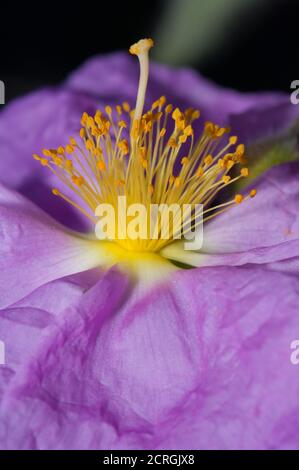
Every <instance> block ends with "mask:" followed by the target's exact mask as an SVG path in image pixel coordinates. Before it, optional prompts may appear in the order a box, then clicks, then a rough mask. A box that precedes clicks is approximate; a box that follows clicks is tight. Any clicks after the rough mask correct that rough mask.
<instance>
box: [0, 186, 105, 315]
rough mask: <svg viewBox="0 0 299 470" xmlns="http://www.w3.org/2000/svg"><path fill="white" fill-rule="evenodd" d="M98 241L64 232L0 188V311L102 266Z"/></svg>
mask: <svg viewBox="0 0 299 470" xmlns="http://www.w3.org/2000/svg"><path fill="white" fill-rule="evenodd" d="M104 257H105V253H104V252H103V250H101V244H100V242H93V241H91V240H87V239H83V238H79V237H78V236H76V235H75V234H73V233H71V232H67V231H66V230H64V229H63V227H62V226H60V225H59V224H58V223H57V222H55V221H54V220H53V219H51V218H50V217H49V216H48V215H47V214H46V213H44V212H43V211H41V210H40V209H39V208H37V207H36V206H35V205H34V204H33V203H31V202H30V201H28V200H26V199H25V198H23V197H22V196H20V195H19V194H18V193H15V192H13V191H10V190H8V189H6V188H5V187H4V186H1V187H0V272H1V273H2V274H1V283H0V308H4V307H6V306H9V305H11V304H12V303H15V302H16V301H18V300H20V299H22V298H23V297H25V296H26V295H28V294H29V293H30V292H32V291H33V290H35V289H36V288H38V287H40V286H42V285H43V284H46V283H48V282H50V281H53V280H54V279H59V278H61V277H64V276H67V275H70V274H75V273H77V272H81V271H85V270H88V269H92V268H95V267H96V266H100V265H102V264H103V260H104Z"/></svg>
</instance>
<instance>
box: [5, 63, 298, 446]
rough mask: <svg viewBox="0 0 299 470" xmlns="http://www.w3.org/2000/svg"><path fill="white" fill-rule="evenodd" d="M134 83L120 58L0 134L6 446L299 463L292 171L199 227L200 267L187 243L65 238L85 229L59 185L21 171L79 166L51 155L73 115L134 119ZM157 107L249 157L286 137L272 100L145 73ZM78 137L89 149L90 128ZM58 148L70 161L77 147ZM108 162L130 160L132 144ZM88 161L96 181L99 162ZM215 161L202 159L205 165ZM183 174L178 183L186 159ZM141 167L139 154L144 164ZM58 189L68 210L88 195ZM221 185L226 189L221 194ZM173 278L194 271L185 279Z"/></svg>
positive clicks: (84, 75) (22, 114)
mask: <svg viewBox="0 0 299 470" xmlns="http://www.w3.org/2000/svg"><path fill="white" fill-rule="evenodd" d="M137 80H138V75H137V71H136V68H135V66H134V64H132V63H131V60H129V59H127V58H126V57H125V56H124V55H122V54H116V55H112V56H108V57H104V58H100V59H94V60H92V61H90V62H89V63H87V64H86V65H85V66H83V68H82V69H80V70H79V71H78V72H75V73H74V74H73V75H72V76H71V77H70V78H69V79H68V81H67V82H66V83H65V84H64V85H62V86H61V87H60V88H59V89H52V90H44V91H40V92H37V93H35V94H33V95H31V96H28V97H25V98H23V99H22V100H19V101H17V102H15V103H13V104H12V105H10V106H8V107H7V108H6V109H5V111H4V112H3V113H2V115H1V116H0V123H1V131H0V139H1V142H0V147H1V154H2V155H4V158H2V160H1V163H0V165H1V170H2V171H1V175H2V176H1V178H2V181H3V185H2V186H1V187H0V201H1V203H0V234H1V248H0V253H1V257H0V268H1V271H0V272H1V273H2V274H1V282H0V286H1V287H0V294H1V295H0V304H1V305H0V308H1V311H0V340H2V341H3V342H4V343H5V349H6V364H5V365H4V366H0V418H1V419H0V446H1V448H4V449H7V448H9V449H11V448H18V449H70V448H73V449H81V448H82V449H99V448H105V449H119V448H121V449H123V448H129V449H134V448H138V449H139V448H148V449H156V448H157V449H159V448H161V449H187V448H188V449H192V448H194V449H197V448H198V449H201V448H209V449H211V448H212V449H214V448H215V449H233V448H237V449H245V448H251V449H252V448H257V449H266V448H267V449H268V448H271V449H272V448H275V449H276V448H280V449H282V448H297V447H298V444H299V436H298V431H297V418H296V415H297V412H298V407H299V402H298V398H297V397H298V392H299V373H298V371H297V369H296V367H294V365H292V364H291V362H290V353H291V350H290V343H291V342H292V341H293V340H294V339H296V337H297V333H296V332H297V331H298V330H299V319H298V312H297V310H298V292H299V284H298V273H299V214H298V212H299V210H298V207H299V206H298V199H299V185H298V181H299V164H298V163H292V164H285V165H283V166H280V167H277V168H274V169H272V170H271V171H269V172H267V173H266V174H265V175H264V176H263V177H262V178H260V180H259V181H258V182H257V183H256V185H255V187H256V189H257V191H258V196H257V197H256V198H254V199H250V200H248V201H244V202H242V204H239V203H238V202H241V200H242V198H241V199H240V200H239V198H238V197H237V199H235V198H232V199H231V200H229V203H230V204H229V207H230V206H233V207H230V209H229V210H228V211H227V212H225V213H221V214H218V215H217V217H215V218H214V219H212V220H209V221H208V222H207V223H206V224H205V226H204V245H203V248H202V250H200V252H192V251H186V250H184V249H183V247H182V244H183V242H182V241H175V242H173V243H170V244H166V245H165V246H164V245H163V247H161V249H159V250H158V251H155V252H150V251H149V252H148V251H147V252H146V251H142V252H140V251H139V250H134V249H133V250H131V251H126V250H124V249H123V248H121V246H117V247H115V246H114V244H113V249H111V245H112V244H111V242H100V241H99V240H93V239H92V238H91V237H90V236H89V237H87V236H86V235H83V234H82V233H81V234H78V233H76V232H73V231H71V230H70V229H69V228H72V229H78V230H83V229H84V227H90V226H91V225H90V223H89V219H88V218H86V217H85V215H84V214H81V213H80V211H77V210H76V208H74V210H73V208H72V206H68V205H67V203H66V204H64V201H61V198H60V197H54V196H53V195H52V194H51V191H50V190H49V188H52V187H54V188H55V189H56V188H57V187H58V186H59V185H58V186H57V179H56V177H55V176H52V174H51V172H49V171H47V170H48V168H42V167H39V166H38V165H37V162H36V161H34V160H32V157H31V154H32V153H34V152H37V151H39V149H41V148H43V147H47V149H48V152H46V155H44V156H41V157H36V158H38V159H39V160H41V159H44V158H45V159H46V160H47V161H48V162H47V161H46V162H43V161H42V163H44V166H47V167H48V166H49V165H52V168H54V169H55V168H56V167H57V168H58V170H57V171H60V170H61V168H62V167H61V166H60V165H62V163H61V162H60V160H57V159H63V165H64V166H63V168H65V162H66V160H69V159H73V156H72V155H73V154H74V148H73V149H72V148H70V149H68V150H69V153H68V150H67V148H66V147H64V152H63V153H62V152H58V153H57V151H54V150H53V149H54V147H56V148H59V146H61V144H64V145H65V144H66V142H67V139H68V138H69V136H70V135H77V133H78V131H79V129H78V122H79V121H80V117H81V114H82V111H85V112H87V113H88V114H89V115H91V114H94V113H95V112H96V110H97V108H99V107H101V108H103V107H104V106H105V105H107V104H110V105H113V106H115V105H116V104H117V103H119V102H120V103H122V102H123V101H125V102H129V103H131V104H133V103H134V101H133V100H134V97H135V94H136V92H135V90H136V82H137ZM165 92H167V95H168V100H169V102H173V103H174V104H175V105H177V106H180V108H185V107H189V106H192V107H193V106H196V107H199V108H200V109H201V112H202V115H203V116H204V119H216V120H217V122H219V124H220V125H221V126H225V127H226V126H227V125H229V124H230V125H231V126H232V130H233V132H235V128H237V126H239V134H240V135H241V136H242V138H243V139H244V141H246V142H249V144H250V142H253V141H254V142H255V141H256V140H260V139H263V138H265V139H268V138H269V137H271V138H273V137H277V136H280V135H283V134H284V133H285V132H286V131H287V130H288V129H289V128H291V127H292V126H293V124H294V123H295V121H296V119H297V114H296V111H295V110H294V108H293V107H292V106H291V105H288V104H287V98H285V97H284V96H281V95H279V94H261V95H248V96H246V95H245V96H244V95H241V94H238V93H236V92H233V91H226V90H225V91H224V90H221V89H218V88H216V87H215V86H213V85H211V84H210V83H208V82H207V81H205V80H203V79H200V78H199V77H198V76H197V75H195V74H194V73H193V72H191V71H180V70H178V71H173V70H169V69H166V68H165V67H163V66H154V67H153V68H152V74H151V77H150V84H149V93H148V99H149V102H148V103H147V109H150V106H151V104H152V102H153V101H155V100H159V97H160V96H161V95H163V93H165ZM162 101H163V100H162ZM163 104H164V103H163ZM160 105H161V102H160V103H158V105H157V106H158V107H159V106H160ZM125 107H126V106H125ZM136 110H138V102H137V106H136ZM107 112H108V115H109V112H110V111H109V108H108V110H107ZM135 112H137V111H135ZM252 116H257V118H256V121H257V123H258V125H259V135H256V134H254V132H253V131H254V130H255V125H254V124H251V122H250V117H252ZM279 116H282V120H281V122H280V120H279ZM135 117H136V114H135ZM137 117H138V116H137ZM187 118H188V116H184V120H187ZM86 119H88V116H87V115H84V118H83V127H84V129H85V132H86V129H87V130H88V129H90V130H92V127H93V126H90V127H88V124H86ZM157 119H159V118H157ZM182 120H183V117H182V115H181V112H179V111H178V112H177V113H176V114H175V115H174V122H175V126H176V128H177V129H179V131H180V133H178V135H176V139H177V140H176V142H174V143H173V145H172V146H171V148H173V149H174V150H170V152H171V151H173V152H175V148H176V147H175V145H174V144H176V145H179V144H180V141H179V140H178V139H179V136H182V135H183V134H184V132H185V134H184V135H186V140H187V138H188V139H192V135H193V134H192V133H190V132H189V130H190V129H189V130H186V129H188V125H189V124H188V122H184V123H182V122H181V121H182ZM98 121H99V122H98V123H97V124H98V127H99V128H101V126H103V125H105V124H106V123H107V122H108V121H107V118H106V117H105V118H103V117H102V115H98ZM271 122H272V124H271ZM247 123H249V124H250V125H249V124H248V125H247ZM146 124H147V123H146ZM194 127H195V125H194ZM133 128H134V121H133ZM221 129H224V127H223V128H219V127H215V126H214V127H213V126H212V127H211V125H208V126H207V127H206V128H205V129H203V134H202V135H204V136H206V135H207V134H206V133H207V132H208V133H210V134H209V135H210V136H211V133H212V134H213V136H212V137H213V139H214V138H215V139H217V138H218V137H219V138H222V137H223V135H222V134H224V133H225V134H226V129H224V131H221ZM123 132H124V135H125V132H126V129H123ZM144 132H147V130H146V131H144ZM149 132H150V129H149ZM216 133H219V136H217V135H216ZM81 134H82V136H83V139H85V140H84V141H85V143H87V140H88V138H87V136H86V134H84V133H82V132H81ZM187 134H190V135H187ZM214 134H215V135H214ZM103 135H104V136H105V135H108V134H105V131H103ZM136 135H137V137H138V138H140V130H138V131H137V134H136ZM212 137H211V138H212ZM107 138H108V137H107ZM133 138H134V134H133ZM126 139H127V140H129V139H130V136H129V135H127V137H126ZM126 139H124V140H126ZM228 139H229V138H228ZM182 140H183V142H182V145H184V144H185V142H184V138H183V139H182ZM234 141H235V139H233V142H234ZM116 142H117V140H116ZM217 142H218V141H217ZM68 145H71V146H72V145H73V147H74V146H76V145H77V138H76V141H75V142H73V144H72V142H71V143H70V144H68ZM89 145H90V144H87V148H88V146H89ZM113 145H116V143H115V144H113ZM131 145H134V141H133V144H131ZM238 145H239V144H237V149H238ZM142 147H143V146H142ZM115 148H116V147H115ZM119 148H120V152H123V153H124V156H125V154H126V145H125V143H123V145H122V146H120V147H119ZM89 151H90V152H91V154H92V155H94V157H95V159H96V158H97V159H98V160H96V161H97V162H100V161H101V162H103V163H102V164H101V165H99V167H98V170H99V171H104V170H105V166H104V165H108V163H107V158H108V157H107V155H106V156H105V157H106V159H105V158H104V157H103V159H102V155H100V154H98V152H96V148H90V150H89ZM55 152H56V153H55ZM228 153H229V154H230V155H229V156H228V157H227V158H226V159H224V162H223V163H220V165H218V163H217V161H218V160H216V161H215V162H213V161H210V159H208V160H207V161H206V162H204V161H203V162H202V165H201V166H202V168H203V174H202V172H201V171H200V172H199V173H198V177H199V178H200V177H203V175H207V172H208V171H209V168H212V170H213V171H216V170H217V171H218V173H217V178H216V179H215V178H214V179H212V180H211V184H218V182H219V178H222V177H223V176H228V175H227V172H226V170H229V169H230V168H228V166H231V165H230V164H228V162H230V161H232V160H233V165H234V167H235V166H238V165H239V163H240V161H241V163H242V158H243V155H242V147H241V148H240V147H239V153H238V150H236V149H235V147H234V149H233V150H230V151H228ZM209 155H210V153H207V154H204V153H203V150H201V157H204V158H207V157H208V156H209ZM30 157H31V158H30ZM119 157H120V158H123V156H122V155H120V156H119ZM186 158H188V160H185V161H184V162H183V163H182V166H183V165H184V164H188V163H190V161H191V158H192V152H191V153H190V156H189V157H186ZM219 158H220V157H219ZM55 159H56V160H55ZM144 159H145V155H143V152H141V164H143V160H144ZM234 159H235V160H234ZM50 161H51V162H52V163H49V162H50ZM72 161H74V160H72ZM139 163H140V162H139ZM214 164H215V165H216V164H217V165H218V166H213V165H214ZM55 165H56V167H55ZM223 165H225V167H223ZM101 168H102V170H101ZM143 169H144V173H136V175H137V176H138V177H139V176H140V175H143V174H145V173H146V170H147V169H148V167H147V166H146V165H144V167H143ZM220 169H221V171H222V172H220ZM196 170H197V171H198V168H196ZM224 170H225V174H224V175H223V172H224ZM137 171H139V170H137V169H136V172H137ZM243 173H244V175H245V174H246V171H245V172H243ZM59 174H60V173H59ZM164 174H167V168H164ZM69 175H70V178H72V177H74V176H75V179H73V180H72V179H70V181H71V185H72V182H73V186H74V187H75V189H78V193H79V196H78V194H76V198H75V199H74V201H75V203H76V204H77V203H78V204H79V202H78V201H79V200H80V195H81V192H80V191H84V184H85V183H82V181H81V180H78V179H76V178H79V176H78V174H77V173H70V174H69ZM180 175H181V176H180ZM180 175H176V178H180V179H179V180H178V181H175V180H174V181H172V183H171V184H173V186H172V187H173V188H174V189H173V194H176V193H174V191H176V190H177V191H179V188H180V184H183V182H186V186H185V189H186V191H187V190H188V189H190V186H189V184H190V183H189V180H188V181H187V180H186V181H185V179H184V173H181V174H180ZM193 175H194V172H193V173H192V172H191V173H190V178H192V177H193ZM241 176H242V177H243V175H241ZM140 177H141V176H140ZM205 177H206V176H205ZM241 179H242V178H241ZM101 181H102V180H101ZM192 181H193V180H192ZM205 181H207V180H205ZM221 181H222V180H221ZM162 182H163V179H161V181H160V180H159V179H156V180H155V181H154V183H155V185H156V186H157V185H158V184H162ZM229 183H230V181H229V180H226V179H224V180H223V183H221V188H222V186H225V187H226V186H227V185H228V184H229ZM101 184H102V185H103V187H105V186H104V180H103V181H102V183H101ZM82 186H83V189H82ZM120 186H121V185H120ZM109 187H110V186H107V188H109ZM217 187H218V186H217ZM62 188H63V185H61V186H59V189H57V193H58V195H59V196H61V197H63V196H65V194H66V193H65V192H64V190H63V189H62ZM105 188H106V187H105ZM175 188H177V189H175ZM224 189H225V188H224ZM166 190H167V187H166ZM153 191H157V188H156V187H155V188H153ZM201 191H202V192H201V195H202V197H206V195H207V193H206V192H205V191H203V190H201ZM193 192H194V191H193ZM249 192H250V190H249V191H247V194H249ZM67 194H69V193H67ZM154 194H155V193H154ZM164 194H165V193H164ZM83 195H84V194H83ZM85 196H86V193H85ZM237 196H240V195H237ZM67 197H68V196H67ZM163 197H164V196H163ZM240 197H241V196H240ZM245 199H246V196H245ZM207 201H208V199H207ZM226 203H227V202H226ZM224 204H225V202H224ZM38 206H39V207H38ZM80 207H81V206H80ZM208 207H210V206H208ZM227 207H228V206H221V207H220V208H219V211H221V210H222V209H223V208H224V209H226V208H227ZM46 212H47V213H48V214H46ZM52 216H55V219H56V220H54V218H53V217H52ZM57 220H58V222H57ZM60 222H62V223H64V226H63V225H61V224H60ZM66 225H67V226H68V227H69V228H66ZM108 244H109V245H108ZM117 245H119V243H118V244H117ZM172 261H175V262H179V263H183V264H185V265H189V266H193V267H194V266H195V267H196V268H195V269H178V267H177V266H176V265H175V264H173V262H172ZM298 333H299V331H298Z"/></svg>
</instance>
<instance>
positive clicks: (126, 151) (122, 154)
mask: <svg viewBox="0 0 299 470" xmlns="http://www.w3.org/2000/svg"><path fill="white" fill-rule="evenodd" d="M152 46H153V41H152V40H151V39H142V40H141V41H139V42H138V43H136V44H134V45H133V46H131V48H130V52H131V53H132V54H135V55H137V56H138V59H139V63H140V79H139V86H138V93H137V100H136V106H135V109H133V110H131V108H130V106H129V104H128V103H122V104H120V105H118V106H116V107H115V108H113V109H112V108H111V107H110V106H106V107H105V109H104V110H101V111H100V110H98V111H97V112H96V113H95V115H94V116H89V115H88V114H87V113H83V115H82V118H81V125H82V128H81V130H80V133H79V134H80V139H74V138H73V137H72V138H70V140H69V143H68V144H67V145H66V146H64V147H62V146H60V147H58V149H55V150H54V149H45V150H43V156H39V155H36V154H35V155H34V158H35V159H36V160H38V161H39V162H40V163H41V164H42V165H43V166H46V167H47V168H49V170H50V171H51V172H52V173H54V174H55V175H56V176H57V178H58V179H59V180H60V181H62V182H63V183H64V184H65V185H66V186H67V187H68V188H69V190H71V192H73V193H75V194H76V195H77V197H79V198H80V200H81V201H82V204H81V203H78V202H75V201H74V200H73V198H72V197H71V196H69V192H67V194H65V192H61V190H59V189H56V188H55V189H53V194H54V195H56V196H59V197H61V198H62V199H64V200H65V201H67V202H68V203H70V204H72V205H73V206H75V207H76V208H77V209H78V210H80V211H81V212H82V213H83V214H84V215H85V216H86V217H88V218H89V219H91V220H92V221H93V222H94V223H95V224H96V223H97V220H98V219H97V216H96V215H95V214H96V209H97V207H98V206H100V205H101V204H110V205H111V206H113V207H114V208H115V212H116V214H117V212H118V210H119V207H118V202H119V197H120V196H125V197H126V202H127V205H132V204H136V203H137V204H142V205H143V206H144V207H145V208H149V207H150V206H151V205H153V204H155V205H167V206H168V207H169V206H171V205H172V204H176V205H177V206H178V207H179V208H181V207H183V206H184V205H186V204H189V205H190V204H194V205H195V204H202V205H203V219H202V220H200V221H196V220H195V219H193V220H192V221H191V222H192V223H193V226H196V224H202V223H203V222H204V221H207V220H208V219H211V218H212V217H215V215H217V214H219V213H221V212H224V211H226V210H227V209H229V208H230V207H231V206H233V205H236V204H240V203H241V202H242V201H244V200H245V199H247V198H249V197H254V196H255V194H256V191H255V190H252V191H251V192H250V194H248V195H247V196H245V197H244V196H242V195H241V194H237V195H235V197H234V198H232V199H231V200H229V201H227V202H225V203H223V204H218V205H214V206H212V205H211V202H212V200H213V199H214V198H215V196H216V194H217V193H218V192H219V191H221V190H222V189H223V188H224V187H226V186H228V185H231V184H232V183H234V182H235V181H236V180H238V179H239V178H243V177H246V176H248V169H247V168H246V167H243V168H241V169H240V170H239V171H238V172H237V173H236V172H235V171H234V172H233V173H232V169H233V167H235V166H236V165H237V166H238V165H240V164H244V163H245V158H244V152H245V149H244V145H243V144H238V143H237V137H236V136H230V135H229V129H227V128H224V127H219V126H218V125H216V124H214V123H212V122H206V123H205V124H204V126H203V130H202V131H201V133H200V135H199V136H198V137H197V138H195V134H197V132H196V126H195V125H194V122H195V121H196V120H197V119H198V118H199V116H200V113H199V111H198V110H195V109H191V108H189V109H186V110H184V111H182V110H180V109H179V108H175V109H173V107H172V105H171V104H167V103H166V98H165V97H164V96H161V97H160V98H159V99H158V100H157V101H155V102H154V103H153V104H152V106H151V108H150V109H149V110H148V111H147V112H145V113H144V111H143V108H144V101H145V95H146V88H147V81H148V75H149V58H148V53H149V49H150V48H151V47H152ZM194 131H195V132H194ZM189 216H190V214H188V217H189ZM186 217H187V216H186ZM191 218H192V217H191ZM163 223H164V222H163V221H161V220H159V221H158V222H157V224H158V226H157V233H158V236H157V237H156V238H155V239H151V238H146V239H141V238H139V239H138V238H137V239H134V240H132V239H130V238H129V237H127V238H122V239H120V238H117V237H116V238H115V240H114V241H115V242H117V243H118V244H119V245H120V246H121V247H122V248H125V249H126V250H130V251H138V252H140V251H150V252H159V251H160V250H161V249H162V248H163V247H164V246H165V245H167V244H169V243H171V242H172V241H173V239H174V238H175V237H176V236H177V234H178V233H179V232H180V231H181V230H182V229H183V228H184V225H185V224H186V219H184V217H183V218H182V217H176V216H175V214H174V216H173V218H172V221H171V224H170V233H169V237H168V238H167V239H165V238H163V237H162V233H163V230H164V228H165V227H163ZM144 224H145V225H146V226H147V225H148V224H149V218H148V216H145V219H144Z"/></svg>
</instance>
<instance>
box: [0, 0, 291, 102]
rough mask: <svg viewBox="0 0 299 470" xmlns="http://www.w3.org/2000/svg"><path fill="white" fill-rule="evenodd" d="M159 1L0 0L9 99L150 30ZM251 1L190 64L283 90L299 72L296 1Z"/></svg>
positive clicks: (245, 84) (2, 75)
mask: <svg viewBox="0 0 299 470" xmlns="http://www.w3.org/2000/svg"><path fill="white" fill-rule="evenodd" d="M170 1H171V0H170ZM182 1H183V0H182ZM241 1H242V0H240V2H241ZM164 7H165V0H160V1H158V0H150V1H142V0H139V2H137V1H121V2H118V1H113V2H112V1H110V2H108V1H105V2H103V1H100V0H98V2H97V3H92V2H80V3H76V2H75V1H74V2H72V3H63V2H62V1H61V2H60V3H56V2H45V3H41V2H40V3H38V4H35V5H33V4H30V3H28V2H26V4H19V3H15V2H10V3H6V4H5V5H3V4H2V5H1V28H0V44H1V59H0V79H1V80H3V81H4V82H5V85H6V101H9V100H11V99H12V98H13V97H15V96H18V95H20V94H23V93H25V92H28V91H30V90H32V89H35V88H37V87H40V86H42V85H44V84H55V83H58V82H59V81H61V80H62V79H63V78H64V77H65V76H66V75H67V74H68V73H69V72H70V71H71V70H72V69H74V68H76V67H77V66H78V65H79V64H80V63H82V62H83V61H84V60H85V59H86V58H88V57H89V56H92V55H94V54H98V53H106V52H110V51H113V50H117V49H128V46H130V45H131V44H132V43H133V42H135V41H136V40H138V39H139V38H141V37H148V36H150V37H153V38H155V31H156V28H157V23H158V20H159V18H160V16H161V12H162V11H163V8H164ZM255 8H256V7H255V5H254V4H253V6H252V9H250V12H249V13H247V14H246V16H245V17H244V16H243V17H242V18H240V21H236V22H235V24H234V25H233V26H232V31H231V34H230V37H231V39H230V40H229V41H225V42H224V44H223V45H222V44H221V45H220V47H219V49H218V51H217V53H215V54H212V55H210V56H209V57H208V58H206V59H205V60H204V61H201V63H197V62H196V60H195V61H194V64H193V66H195V68H197V69H198V70H200V71H201V73H203V74H204V75H206V76H207V77H209V78H211V79H213V80H215V81H216V82H218V83H219V84H221V85H225V86H230V87H233V88H236V89H240V90H244V91H247V90H248V91H251V90H265V89H280V90H285V91H288V90H289V87H290V82H291V81H292V80H295V79H298V78H299V71H298V21H299V1H298V0H272V1H268V2H267V4H266V5H265V6H264V7H263V8H262V9H259V10H258V12H257V11H256V9H255ZM181 65H189V64H188V63H186V64H181Z"/></svg>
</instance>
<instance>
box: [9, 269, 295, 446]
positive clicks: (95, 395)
mask: <svg viewBox="0 0 299 470" xmlns="http://www.w3.org/2000/svg"><path fill="white" fill-rule="evenodd" d="M298 289H299V284H298V279H297V278H295V277H290V276H287V275H285V274H281V273H275V272H269V273H268V275H267V278H266V277H265V275H264V271H263V270H261V269H259V268H258V267H255V268H250V269H249V268H248V269H244V268H234V267H231V268H217V269H216V268H205V269H200V270H194V271H187V272H186V271H181V272H178V273H176V275H175V276H173V278H172V279H171V280H169V281H168V283H165V284H162V285H160V286H159V287H157V288H155V289H153V290H151V291H149V292H147V293H142V291H141V290H140V286H139V287H138V286H137V287H135V289H134V290H133V291H132V288H129V287H128V285H127V283H126V280H125V278H124V277H123V275H120V274H119V273H118V272H116V271H110V272H109V273H107V274H106V276H105V277H103V278H102V279H101V280H100V281H99V283H98V284H97V285H95V286H94V287H92V288H91V289H90V290H89V291H88V292H87V293H86V294H85V295H84V296H83V297H81V299H80V302H79V304H78V305H76V306H74V307H72V308H70V309H68V310H67V311H66V312H65V314H64V315H62V316H60V317H59V322H57V323H56V325H55V326H53V328H52V327H51V331H49V330H47V331H48V334H47V341H46V342H45V343H44V344H43V346H42V347H41V348H40V351H39V353H38V354H37V355H36V357H35V358H34V360H31V361H29V362H28V365H27V367H26V368H24V370H23V372H22V374H18V375H17V376H16V377H15V380H14V382H13V383H11V385H10V388H9V390H7V392H6V393H5V397H4V400H3V402H2V406H1V420H0V442H1V445H2V447H3V448H18V449H28V448H30V449H70V448H73V449H126V448H128V449H136V448H137V449H140V448H146V449H153V448H154V449H155V448H162V449H204V448H216V449H232V448H237V449H244V448H256V449H272V448H275V449H276V448H298V445H299V434H298V426H297V421H296V419H294V416H296V415H297V414H298V411H299V410H298V393H299V374H298V370H297V369H296V367H295V366H294V365H292V364H291V362H290V355H291V352H292V351H291V349H290V343H291V342H292V341H293V340H294V339H296V331H298V330H299V317H298V301H297V300H298V291H299V290H298ZM286 397H287V398H286Z"/></svg>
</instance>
